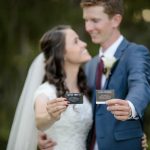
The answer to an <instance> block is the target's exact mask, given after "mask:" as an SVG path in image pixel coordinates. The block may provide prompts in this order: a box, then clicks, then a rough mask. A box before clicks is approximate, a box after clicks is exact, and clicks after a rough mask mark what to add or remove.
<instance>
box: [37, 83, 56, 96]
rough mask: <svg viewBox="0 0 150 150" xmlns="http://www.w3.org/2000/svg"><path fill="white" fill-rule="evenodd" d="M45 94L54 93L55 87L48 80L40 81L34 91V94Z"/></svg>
mask: <svg viewBox="0 0 150 150" xmlns="http://www.w3.org/2000/svg"><path fill="white" fill-rule="evenodd" d="M42 93H43V94H46V95H47V96H50V95H56V87H55V86H54V85H53V84H50V83H48V82H44V83H42V84H41V85H40V86H39V87H38V88H37V89H36V91H35V94H34V95H35V96H37V95H40V94H42Z"/></svg>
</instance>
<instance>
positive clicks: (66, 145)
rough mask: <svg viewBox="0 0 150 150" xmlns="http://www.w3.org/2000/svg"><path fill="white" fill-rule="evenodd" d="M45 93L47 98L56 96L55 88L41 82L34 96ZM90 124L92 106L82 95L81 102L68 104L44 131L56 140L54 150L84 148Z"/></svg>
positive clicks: (80, 149)
mask: <svg viewBox="0 0 150 150" xmlns="http://www.w3.org/2000/svg"><path fill="white" fill-rule="evenodd" d="M42 93H43V94H45V95H47V96H48V98H49V100H51V99H54V98H56V88H55V86H53V85H50V84H49V83H47V82H46V83H44V84H42V85H41V86H40V87H39V88H38V89H37V91H36V93H35V97H36V96H38V95H39V94H42ZM91 125H92V107H91V104H90V102H89V101H88V100H87V98H86V97H85V96H84V98H83V104H76V105H71V104H70V105H69V106H68V108H67V110H66V111H65V112H63V113H62V114H61V118H60V120H58V121H57V122H55V123H54V124H53V125H52V126H51V127H50V128H49V129H48V130H46V131H45V132H46V133H47V134H48V136H49V137H51V138H52V139H53V140H55V141H56V142H57V145H56V146H55V148H54V150H86V138H87V135H88V131H89V129H90V128H91Z"/></svg>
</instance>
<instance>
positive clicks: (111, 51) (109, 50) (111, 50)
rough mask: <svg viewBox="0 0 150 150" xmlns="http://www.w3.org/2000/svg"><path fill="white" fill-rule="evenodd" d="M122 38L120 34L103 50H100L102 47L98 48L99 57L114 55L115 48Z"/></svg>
mask: <svg viewBox="0 0 150 150" xmlns="http://www.w3.org/2000/svg"><path fill="white" fill-rule="evenodd" d="M122 40H123V36H122V35H120V37H119V38H118V39H117V40H116V41H115V42H114V43H113V44H112V45H111V46H110V47H108V48H107V49H106V50H105V52H102V47H101V48H100V49H99V57H101V56H104V57H112V56H114V54H115V52H116V50H117V48H118V47H119V45H120V43H121V42H122Z"/></svg>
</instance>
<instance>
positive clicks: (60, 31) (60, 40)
mask: <svg viewBox="0 0 150 150" xmlns="http://www.w3.org/2000/svg"><path fill="white" fill-rule="evenodd" d="M66 29H71V27H70V26H68V25H59V26H56V27H54V28H53V29H51V30H49V31H47V32H46V33H45V34H44V35H43V36H42V38H41V40H40V47H41V50H42V51H43V52H44V56H45V71H46V74H45V77H44V81H48V82H49V83H51V84H54V85H55V86H56V89H57V96H58V97H60V96H64V95H65V93H66V92H69V89H68V88H67V86H66V84H65V78H66V73H65V70H64V53H65V32H64V30H66ZM78 88H79V90H80V92H81V93H83V94H85V95H86V96H88V97H89V89H88V87H87V84H86V76H85V74H84V71H83V69H82V68H81V67H80V69H79V73H78Z"/></svg>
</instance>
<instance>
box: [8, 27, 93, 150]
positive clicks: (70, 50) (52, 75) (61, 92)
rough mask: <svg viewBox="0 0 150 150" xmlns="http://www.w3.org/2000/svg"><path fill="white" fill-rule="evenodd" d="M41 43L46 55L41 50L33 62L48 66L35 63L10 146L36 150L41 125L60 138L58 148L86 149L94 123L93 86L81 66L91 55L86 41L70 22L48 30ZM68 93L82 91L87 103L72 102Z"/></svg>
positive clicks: (53, 136) (18, 149) (11, 148)
mask: <svg viewBox="0 0 150 150" xmlns="http://www.w3.org/2000/svg"><path fill="white" fill-rule="evenodd" d="M40 46H41V50H42V51H43V53H44V58H43V55H42V54H41V55H40V56H39V58H38V59H36V63H35V62H34V63H35V64H36V66H34V65H33V66H34V67H37V68H38V67H39V68H43V69H44V66H42V65H43V62H42V61H44V62H45V71H44V70H41V69H39V70H40V71H38V69H33V68H34V67H32V69H31V70H30V71H29V77H28V79H27V81H26V84H25V87H24V90H23V93H22V96H21V100H20V102H19V104H18V108H17V111H16V115H15V119H14V123H13V126H12V130H11V134H10V138H9V143H8V146H7V150H20V149H21V150H35V149H36V148H37V128H38V129H39V130H41V131H42V132H43V131H44V132H45V133H46V134H47V135H48V136H49V137H51V138H52V139H53V140H54V141H57V145H56V146H55V148H54V149H55V150H66V149H68V150H70V149H71V150H77V149H78V150H85V149H86V138H87V134H88V131H89V130H90V128H91V125H92V108H91V104H90V102H89V100H88V99H89V90H88V87H87V85H86V79H85V75H84V72H83V70H82V68H81V64H83V63H85V62H86V61H88V60H90V59H91V56H90V55H89V53H88V52H87V50H86V43H84V42H83V41H81V40H80V39H79V37H78V35H77V34H76V32H75V31H74V30H72V29H71V27H70V26H63V25H61V26H57V27H55V28H53V29H52V30H50V31H47V32H46V33H45V34H44V35H43V36H42V38H41V40H40ZM37 62H39V64H37ZM33 70H34V71H35V72H32V71H33ZM36 71H37V72H36ZM34 75H35V76H34ZM43 76H44V80H43V83H42V84H41V85H40V83H41V82H42V79H43ZM31 77H32V78H33V80H30V78H31ZM39 85H40V86H39ZM35 91H36V92H35ZM33 93H34V94H33ZM66 93H80V94H81V93H82V94H83V104H70V103H69V102H68V99H66V98H65V94H66ZM36 127H37V128H36Z"/></svg>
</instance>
